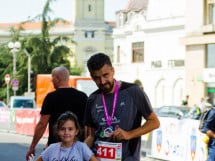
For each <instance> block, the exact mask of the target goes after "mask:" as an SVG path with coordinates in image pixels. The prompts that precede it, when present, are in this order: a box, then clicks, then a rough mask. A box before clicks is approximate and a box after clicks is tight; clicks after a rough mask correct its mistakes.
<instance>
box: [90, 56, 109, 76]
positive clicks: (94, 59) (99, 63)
mask: <svg viewBox="0 0 215 161" xmlns="http://www.w3.org/2000/svg"><path fill="white" fill-rule="evenodd" d="M105 64H107V65H109V66H111V67H112V63H111V60H110V58H109V56H107V55H105V54H104V53H97V54H94V55H92V56H91V57H90V58H89V60H88V61H87V67H88V70H89V71H90V72H92V71H95V70H99V69H100V68H102V67H103V66H104V65H105Z"/></svg>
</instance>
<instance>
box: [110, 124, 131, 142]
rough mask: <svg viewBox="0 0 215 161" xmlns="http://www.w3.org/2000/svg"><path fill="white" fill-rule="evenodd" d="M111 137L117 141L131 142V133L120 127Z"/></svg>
mask: <svg viewBox="0 0 215 161" xmlns="http://www.w3.org/2000/svg"><path fill="white" fill-rule="evenodd" d="M111 137H113V139H114V140H116V141H122V140H129V133H128V132H127V131H125V130H123V129H121V128H119V127H118V128H117V129H116V130H114V131H113V132H112V133H111Z"/></svg>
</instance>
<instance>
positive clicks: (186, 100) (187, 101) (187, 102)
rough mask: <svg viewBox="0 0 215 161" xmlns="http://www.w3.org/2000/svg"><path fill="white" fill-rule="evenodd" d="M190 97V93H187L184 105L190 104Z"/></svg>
mask: <svg viewBox="0 0 215 161" xmlns="http://www.w3.org/2000/svg"><path fill="white" fill-rule="evenodd" d="M189 97H190V96H189V95H186V99H185V100H183V101H182V105H183V106H188V104H189Z"/></svg>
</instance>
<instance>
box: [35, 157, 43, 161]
mask: <svg viewBox="0 0 215 161" xmlns="http://www.w3.org/2000/svg"><path fill="white" fill-rule="evenodd" d="M35 161H43V159H42V157H41V156H40V157H39V158H37V159H36V160H35Z"/></svg>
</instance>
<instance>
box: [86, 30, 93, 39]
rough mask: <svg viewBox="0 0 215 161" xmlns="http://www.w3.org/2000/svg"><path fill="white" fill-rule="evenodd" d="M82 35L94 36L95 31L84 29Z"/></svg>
mask: <svg viewBox="0 0 215 161" xmlns="http://www.w3.org/2000/svg"><path fill="white" fill-rule="evenodd" d="M84 37H85V38H94V37H95V31H85V32H84Z"/></svg>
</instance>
